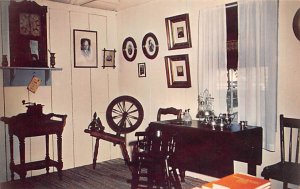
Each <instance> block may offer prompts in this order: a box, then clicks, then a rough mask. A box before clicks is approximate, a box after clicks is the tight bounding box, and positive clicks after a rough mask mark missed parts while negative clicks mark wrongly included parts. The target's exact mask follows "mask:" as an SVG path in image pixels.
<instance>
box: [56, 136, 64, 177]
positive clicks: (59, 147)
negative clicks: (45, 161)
mask: <svg viewBox="0 0 300 189" xmlns="http://www.w3.org/2000/svg"><path fill="white" fill-rule="evenodd" d="M57 156H58V157H57V161H58V166H57V172H58V176H59V178H60V179H62V168H63V162H62V137H61V134H57Z"/></svg>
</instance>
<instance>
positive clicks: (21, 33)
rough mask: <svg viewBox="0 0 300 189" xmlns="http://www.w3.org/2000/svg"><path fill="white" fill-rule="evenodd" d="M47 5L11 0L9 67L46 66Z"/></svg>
mask: <svg viewBox="0 0 300 189" xmlns="http://www.w3.org/2000/svg"><path fill="white" fill-rule="evenodd" d="M46 15H47V7H46V6H40V5H38V4H37V3H36V2H33V1H22V2H15V1H11V3H10V6H9V40H10V66H11V67H48V63H47V60H48V59H47V18H46Z"/></svg>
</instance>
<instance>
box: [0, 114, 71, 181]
mask: <svg viewBox="0 0 300 189" xmlns="http://www.w3.org/2000/svg"><path fill="white" fill-rule="evenodd" d="M55 117H56V118H59V119H60V120H53V119H52V118H55ZM66 118H67V115H58V114H53V113H51V114H47V115H45V114H42V115H31V114H27V113H21V114H18V115H16V116H12V117H2V118H1V121H3V122H5V123H6V124H8V133H9V143H10V170H11V180H14V172H16V173H17V174H19V175H20V177H21V179H25V177H26V173H27V171H29V170H37V169H43V168H46V171H47V173H49V167H50V166H53V167H56V168H57V171H58V175H59V178H60V179H61V178H62V168H63V162H62V132H63V129H64V126H65V124H66ZM51 134H56V135H57V156H58V160H57V161H54V160H52V159H50V157H49V135H51ZM13 135H15V136H16V137H18V139H19V142H20V145H19V150H20V164H17V165H16V164H15V163H14V145H13V144H14V142H13ZM44 135H45V138H46V157H45V160H41V161H35V162H27V163H25V138H27V137H36V136H44Z"/></svg>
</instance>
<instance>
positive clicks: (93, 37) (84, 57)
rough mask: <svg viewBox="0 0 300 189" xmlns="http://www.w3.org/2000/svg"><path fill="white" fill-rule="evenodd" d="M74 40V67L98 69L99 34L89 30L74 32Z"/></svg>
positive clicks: (75, 30)
mask: <svg viewBox="0 0 300 189" xmlns="http://www.w3.org/2000/svg"><path fill="white" fill-rule="evenodd" d="M73 38H74V67H75V68H97V67H98V44H97V32H96V31H87V30H77V29H74V30H73Z"/></svg>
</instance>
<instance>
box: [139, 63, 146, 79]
mask: <svg viewBox="0 0 300 189" xmlns="http://www.w3.org/2000/svg"><path fill="white" fill-rule="evenodd" d="M138 75H139V77H146V64H145V63H138Z"/></svg>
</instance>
